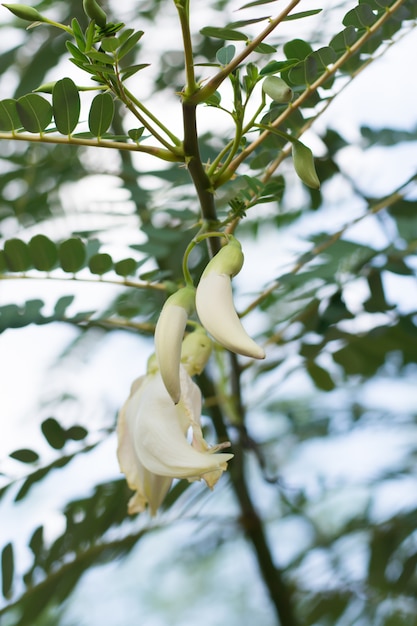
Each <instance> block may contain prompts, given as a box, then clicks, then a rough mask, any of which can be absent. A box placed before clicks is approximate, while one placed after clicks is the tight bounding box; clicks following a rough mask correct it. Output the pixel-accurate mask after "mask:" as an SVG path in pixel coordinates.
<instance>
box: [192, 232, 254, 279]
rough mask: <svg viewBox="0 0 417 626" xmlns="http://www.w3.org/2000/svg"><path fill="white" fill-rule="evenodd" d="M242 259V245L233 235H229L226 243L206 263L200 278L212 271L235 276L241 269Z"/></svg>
mask: <svg viewBox="0 0 417 626" xmlns="http://www.w3.org/2000/svg"><path fill="white" fill-rule="evenodd" d="M243 260H244V256H243V252H242V246H241V245H240V243H239V241H238V240H237V239H236V238H235V237H233V236H230V237H229V240H228V242H227V244H226V245H225V246H223V248H221V250H220V251H219V252H218V253H217V254H216V255H215V256H214V257H213V258H212V259H211V261H210V262H209V263H208V265H207V266H206V269H205V270H204V272H203V274H202V276H201V278H204V277H205V276H208V275H209V274H212V273H214V274H225V275H226V276H230V277H232V276H236V274H238V273H239V272H240V270H241V269H242V266H243Z"/></svg>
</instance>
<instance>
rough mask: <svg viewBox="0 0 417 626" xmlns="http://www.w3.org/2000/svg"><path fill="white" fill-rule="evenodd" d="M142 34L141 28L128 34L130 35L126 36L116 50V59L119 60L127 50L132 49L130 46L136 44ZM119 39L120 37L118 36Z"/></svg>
mask: <svg viewBox="0 0 417 626" xmlns="http://www.w3.org/2000/svg"><path fill="white" fill-rule="evenodd" d="M142 35H143V30H138V31H136V32H135V33H133V34H132V35H130V37H128V38H127V39H126V40H125V41H124V42H123V43H122V45H121V46H120V48H119V50H118V51H117V59H118V60H119V61H120V59H122V58H123V57H124V56H125V55H126V54H127V53H128V52H130V51H131V50H132V48H134V47H135V46H136V44H137V43H138V41H139V39H141V37H142ZM119 39H121V37H120V38H119Z"/></svg>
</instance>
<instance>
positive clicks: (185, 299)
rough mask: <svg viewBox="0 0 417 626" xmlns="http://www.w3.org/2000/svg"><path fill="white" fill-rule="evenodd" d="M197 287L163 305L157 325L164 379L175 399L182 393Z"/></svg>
mask: <svg viewBox="0 0 417 626" xmlns="http://www.w3.org/2000/svg"><path fill="white" fill-rule="evenodd" d="M194 300H195V289H194V287H183V288H182V289H179V290H178V291H176V292H175V293H174V294H172V295H171V296H170V297H169V298H168V300H167V301H166V302H165V304H164V306H163V307H162V311H161V313H160V315H159V319H158V322H157V324H156V328H155V351H156V358H157V360H158V366H159V369H160V371H161V376H162V380H163V381H164V384H165V387H166V388H167V391H168V393H169V395H170V396H171V398H172V400H173V401H174V402H175V404H177V403H178V402H179V399H180V396H181V386H180V360H181V346H182V340H183V338H184V331H185V327H186V325H187V320H188V316H189V315H190V314H191V313H192V312H193V311H194Z"/></svg>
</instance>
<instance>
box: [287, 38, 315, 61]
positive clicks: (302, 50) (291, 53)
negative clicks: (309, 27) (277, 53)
mask: <svg viewBox="0 0 417 626" xmlns="http://www.w3.org/2000/svg"><path fill="white" fill-rule="evenodd" d="M312 52H313V49H312V47H311V46H310V44H309V43H307V41H304V40H303V39H292V40H291V41H288V42H287V43H286V44H285V45H284V54H285V56H286V57H287V59H298V60H299V61H303V60H304V59H305V58H306V57H307V56H308V55H309V54H311V53H312Z"/></svg>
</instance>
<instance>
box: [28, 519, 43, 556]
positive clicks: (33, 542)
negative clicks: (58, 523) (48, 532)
mask: <svg viewBox="0 0 417 626" xmlns="http://www.w3.org/2000/svg"><path fill="white" fill-rule="evenodd" d="M43 547H44V540H43V526H38V528H37V529H36V530H35V531H34V533H33V534H32V537H31V538H30V541H29V548H30V549H31V550H32V552H33V554H34V555H35V557H38V556H39V553H40V552H41V551H42V549H43Z"/></svg>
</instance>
